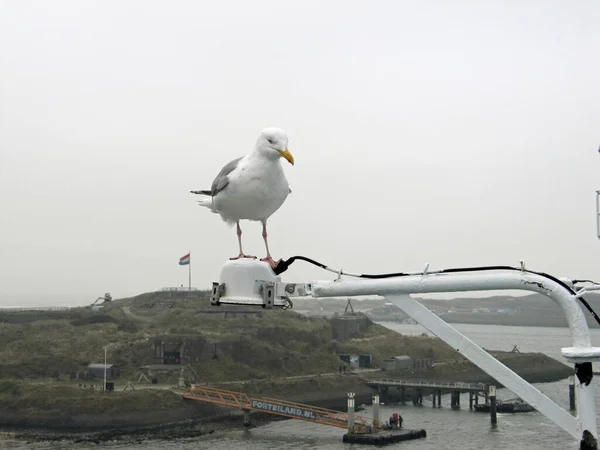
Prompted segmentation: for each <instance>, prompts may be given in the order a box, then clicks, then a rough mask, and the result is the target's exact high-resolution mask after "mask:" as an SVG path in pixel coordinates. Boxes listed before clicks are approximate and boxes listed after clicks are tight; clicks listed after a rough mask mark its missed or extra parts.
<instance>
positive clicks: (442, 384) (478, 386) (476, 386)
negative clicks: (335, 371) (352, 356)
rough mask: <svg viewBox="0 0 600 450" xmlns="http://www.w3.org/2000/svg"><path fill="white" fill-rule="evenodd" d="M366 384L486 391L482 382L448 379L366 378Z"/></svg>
mask: <svg viewBox="0 0 600 450" xmlns="http://www.w3.org/2000/svg"><path fill="white" fill-rule="evenodd" d="M367 384H376V385H383V386H406V387H423V388H440V389H442V388H444V389H465V390H470V391H484V392H485V391H486V390H487V386H486V385H485V384H484V383H464V382H460V381H458V382H456V383H451V382H448V381H433V380H430V381H415V380H397V379H391V378H390V379H381V380H367Z"/></svg>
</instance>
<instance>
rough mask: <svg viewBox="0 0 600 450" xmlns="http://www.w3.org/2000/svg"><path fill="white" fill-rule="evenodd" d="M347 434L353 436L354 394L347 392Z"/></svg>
mask: <svg viewBox="0 0 600 450" xmlns="http://www.w3.org/2000/svg"><path fill="white" fill-rule="evenodd" d="M348 434H354V392H348Z"/></svg>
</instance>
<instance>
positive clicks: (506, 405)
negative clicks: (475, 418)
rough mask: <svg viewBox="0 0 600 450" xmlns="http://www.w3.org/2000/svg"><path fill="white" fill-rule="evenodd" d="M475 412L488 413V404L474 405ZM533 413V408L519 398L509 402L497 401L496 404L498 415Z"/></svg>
mask: <svg viewBox="0 0 600 450" xmlns="http://www.w3.org/2000/svg"><path fill="white" fill-rule="evenodd" d="M474 407H475V412H486V413H489V412H490V404H489V403H483V404H481V405H474ZM531 411H535V408H534V407H533V406H531V405H530V404H529V403H526V402H524V401H523V400H521V399H520V398H514V399H510V400H498V401H497V402H496V412H499V413H521V412H531Z"/></svg>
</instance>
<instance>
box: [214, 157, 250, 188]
mask: <svg viewBox="0 0 600 450" xmlns="http://www.w3.org/2000/svg"><path fill="white" fill-rule="evenodd" d="M242 158H243V156H242V157H240V158H237V159H234V160H233V161H231V162H228V163H227V164H225V166H224V167H223V168H222V169H221V171H220V172H219V174H218V175H217V177H216V178H215V181H213V184H212V186H211V188H210V192H211V195H212V196H213V197H214V196H215V195H217V194H218V193H219V192H221V191H222V190H223V189H225V188H226V187H227V185H228V184H229V178H227V175H229V174H230V173H231V172H233V171H234V170H235V168H236V167H237V166H238V164H239V162H240V160H241V159H242Z"/></svg>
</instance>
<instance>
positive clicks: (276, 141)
mask: <svg viewBox="0 0 600 450" xmlns="http://www.w3.org/2000/svg"><path fill="white" fill-rule="evenodd" d="M256 150H257V151H258V152H259V153H260V154H262V155H263V156H265V157H267V158H269V159H277V158H285V159H286V160H287V161H288V162H289V163H290V164H291V165H292V166H293V165H294V157H293V156H292V154H291V153H290V151H289V150H288V137H287V133H286V132H285V131H283V130H282V129H280V128H265V129H264V130H262V132H261V133H260V136H259V137H258V140H257V141H256Z"/></svg>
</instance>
